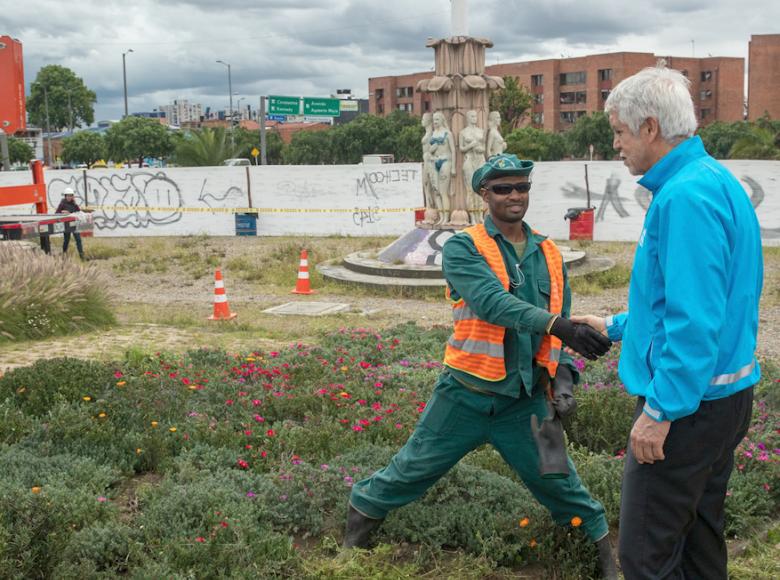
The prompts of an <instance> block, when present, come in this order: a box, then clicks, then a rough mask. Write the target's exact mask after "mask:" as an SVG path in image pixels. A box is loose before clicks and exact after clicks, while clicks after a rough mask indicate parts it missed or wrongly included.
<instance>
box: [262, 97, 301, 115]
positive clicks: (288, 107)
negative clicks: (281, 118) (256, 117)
mask: <svg viewBox="0 0 780 580" xmlns="http://www.w3.org/2000/svg"><path fill="white" fill-rule="evenodd" d="M268 113H269V114H270V115H300V113H301V99H300V97H279V96H275V95H271V96H270V97H268Z"/></svg>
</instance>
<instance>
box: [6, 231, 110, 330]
mask: <svg viewBox="0 0 780 580" xmlns="http://www.w3.org/2000/svg"><path fill="white" fill-rule="evenodd" d="M0 264H2V265H3V275H2V277H0V344H2V343H3V342H8V341H19V340H26V339H40V338H44V337H47V336H54V335H59V334H68V333H73V332H78V331H83V330H88V329H95V328H102V327H106V326H109V325H111V324H114V322H115V319H114V315H113V313H112V312H111V307H110V303H109V298H108V293H107V291H106V289H105V288H106V286H107V284H106V281H105V279H104V278H103V276H102V275H101V274H100V273H99V272H98V270H97V269H96V268H94V267H92V266H89V265H84V264H78V263H76V262H73V261H70V260H63V259H56V258H52V257H51V256H47V255H45V254H42V253H40V252H33V251H29V250H24V249H21V248H18V247H15V246H10V247H6V245H4V244H3V245H0Z"/></svg>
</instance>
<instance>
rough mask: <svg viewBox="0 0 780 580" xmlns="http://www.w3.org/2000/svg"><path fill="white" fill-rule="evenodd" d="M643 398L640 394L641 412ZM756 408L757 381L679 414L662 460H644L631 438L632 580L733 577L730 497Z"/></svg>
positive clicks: (626, 521) (626, 545)
mask: <svg viewBox="0 0 780 580" xmlns="http://www.w3.org/2000/svg"><path fill="white" fill-rule="evenodd" d="M644 404H645V401H644V398H642V397H640V398H639V401H638V402H637V410H636V414H635V416H634V420H636V418H637V417H639V414H640V413H641V412H642V407H643V406H644ZM752 408H753V388H752V387H750V388H748V389H745V390H743V391H740V392H738V393H736V394H734V395H732V396H730V397H726V398H723V399H718V400H715V401H704V402H702V404H701V406H700V407H699V409H698V410H697V411H696V412H695V413H694V414H693V415H689V416H688V417H683V418H682V419H678V420H677V421H674V422H672V426H671V429H670V430H669V435H668V436H667V438H666V442H665V443H664V455H665V457H666V459H664V460H663V461H656V462H655V463H653V464H639V463H637V461H636V459H635V458H634V455H633V454H632V453H631V451H630V446H629V452H628V454H627V456H626V466H625V470H624V472H623V490H622V497H621V505H620V542H619V555H620V566H621V568H622V569H623V574H624V575H625V577H626V580H635V579H645V578H647V579H650V578H653V579H667V578H670V579H690V580H693V579H707V580H719V579H723V580H725V579H726V578H727V571H726V559H727V554H726V543H725V540H724V538H723V522H724V507H723V504H724V502H725V500H726V488H727V485H728V481H729V476H730V475H731V469H732V467H733V466H734V449H735V448H736V447H737V445H738V444H739V442H740V441H742V439H743V438H744V437H745V434H746V433H747V430H748V426H749V425H750V418H751V412H752Z"/></svg>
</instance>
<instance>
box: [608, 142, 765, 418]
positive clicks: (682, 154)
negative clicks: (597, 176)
mask: <svg viewBox="0 0 780 580" xmlns="http://www.w3.org/2000/svg"><path fill="white" fill-rule="evenodd" d="M639 183H640V184H641V185H642V186H644V187H646V188H647V189H649V190H650V192H651V193H652V194H653V201H652V203H651V204H650V207H649V209H648V211H647V215H646V216H645V223H644V227H643V229H642V234H641V236H640V237H639V244H638V246H637V249H636V255H635V257H634V267H633V270H632V272H631V283H630V286H629V291H628V311H627V312H624V313H622V314H618V315H615V316H611V317H609V318H607V332H608V333H609V336H610V338H611V339H612V340H621V339H622V341H623V350H622V354H621V355H620V364H619V367H618V370H619V373H620V378H621V379H622V380H623V383H624V384H625V386H626V389H627V390H628V392H629V393H631V394H632V395H641V396H644V397H645V398H646V404H645V407H644V412H645V413H646V414H647V415H649V416H650V417H652V418H653V419H655V420H656V421H664V420H671V421H673V420H675V419H679V418H681V417H685V416H686V415H690V414H692V413H694V412H695V411H696V410H697V409H698V408H699V404H700V403H701V401H708V400H713V399H720V398H723V397H728V396H730V395H732V394H734V393H736V392H738V391H741V390H742V389H745V388H748V387H750V386H751V385H753V384H755V383H756V382H758V380H759V378H760V376H761V370H760V368H759V366H758V362H757V361H756V359H755V356H754V352H755V349H756V334H757V332H758V302H759V298H760V296H761V286H762V282H763V274H764V268H763V258H762V251H761V234H760V230H759V225H758V219H757V217H756V213H755V211H754V210H753V206H752V204H751V202H750V199H749V198H748V196H747V194H746V193H745V190H744V189H743V188H742V186H741V185H740V184H739V182H738V181H737V180H736V178H735V177H734V176H733V175H732V174H731V173H730V172H729V171H728V170H727V169H726V168H725V167H723V165H721V164H720V163H718V162H717V161H715V159H713V158H712V157H710V156H709V155H708V154H707V152H706V151H705V150H704V146H703V145H702V142H701V139H700V138H699V137H691V138H690V139H687V140H686V141H683V142H682V143H680V144H679V145H677V146H676V147H675V148H674V149H672V150H671V151H670V152H669V153H668V154H666V155H665V156H664V157H662V158H661V159H660V160H659V161H658V162H657V163H656V164H655V165H653V167H652V168H651V169H650V170H649V171H648V172H647V173H646V174H645V175H644V177H642V179H641V180H640V181H639Z"/></svg>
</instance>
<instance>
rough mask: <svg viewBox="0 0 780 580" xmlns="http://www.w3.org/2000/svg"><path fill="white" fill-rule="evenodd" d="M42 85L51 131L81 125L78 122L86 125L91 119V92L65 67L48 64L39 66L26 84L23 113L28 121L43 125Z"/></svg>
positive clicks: (44, 110)
mask: <svg viewBox="0 0 780 580" xmlns="http://www.w3.org/2000/svg"><path fill="white" fill-rule="evenodd" d="M44 87H45V89H46V93H47V94H48V103H49V127H50V128H51V129H52V130H53V131H60V130H62V129H63V128H65V127H81V126H82V123H83V124H85V125H90V124H92V122H93V121H94V120H95V109H94V107H93V105H94V104H95V103H96V102H97V96H96V95H95V92H94V91H91V90H89V89H88V88H87V87H86V85H85V84H84V81H83V80H81V78H80V77H77V76H76V73H74V72H73V71H72V70H70V69H69V68H67V67H64V66H60V65H56V64H51V65H48V66H45V67H43V68H42V69H41V70H39V71H38V75H37V76H36V77H35V80H34V81H33V82H32V83H31V84H30V96H29V97H27V113H28V114H29V116H30V124H31V125H34V126H36V127H44V128H45V127H46V103H45V100H46V99H44Z"/></svg>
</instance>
